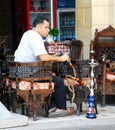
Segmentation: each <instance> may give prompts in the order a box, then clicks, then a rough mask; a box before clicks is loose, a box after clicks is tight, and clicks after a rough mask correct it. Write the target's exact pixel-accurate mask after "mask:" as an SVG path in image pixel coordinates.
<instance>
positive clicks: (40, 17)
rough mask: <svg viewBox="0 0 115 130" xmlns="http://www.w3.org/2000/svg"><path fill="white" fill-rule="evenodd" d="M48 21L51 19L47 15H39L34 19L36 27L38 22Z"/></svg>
mask: <svg viewBox="0 0 115 130" xmlns="http://www.w3.org/2000/svg"><path fill="white" fill-rule="evenodd" d="M44 20H45V21H47V22H49V20H48V19H47V18H46V17H43V16H37V17H36V18H35V19H34V21H33V27H36V25H37V24H42V23H43V22H44Z"/></svg>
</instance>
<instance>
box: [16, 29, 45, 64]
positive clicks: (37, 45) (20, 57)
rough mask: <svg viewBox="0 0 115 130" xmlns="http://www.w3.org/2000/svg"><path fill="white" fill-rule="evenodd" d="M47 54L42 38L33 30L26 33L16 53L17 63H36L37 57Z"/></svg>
mask: <svg viewBox="0 0 115 130" xmlns="http://www.w3.org/2000/svg"><path fill="white" fill-rule="evenodd" d="M41 54H47V51H46V49H45V46H44V42H43V39H42V37H41V36H40V35H39V34H38V33H36V32H35V31H33V30H29V31H27V32H25V33H24V34H23V36H22V39H21V41H20V44H19V46H18V48H17V50H16V51H15V53H14V61H16V62H36V61H39V59H38V58H37V56H39V55H41Z"/></svg>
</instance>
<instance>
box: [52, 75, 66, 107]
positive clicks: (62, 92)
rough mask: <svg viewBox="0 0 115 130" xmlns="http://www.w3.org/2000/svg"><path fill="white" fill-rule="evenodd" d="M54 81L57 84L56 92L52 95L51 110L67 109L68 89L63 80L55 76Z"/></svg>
mask: <svg viewBox="0 0 115 130" xmlns="http://www.w3.org/2000/svg"><path fill="white" fill-rule="evenodd" d="M52 81H53V82H55V87H54V90H55V92H54V93H53V94H52V98H51V105H50V108H52V107H56V108H59V109H66V88H65V85H64V82H63V79H62V78H60V77H58V76H53V77H52Z"/></svg>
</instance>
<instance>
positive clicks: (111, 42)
mask: <svg viewBox="0 0 115 130" xmlns="http://www.w3.org/2000/svg"><path fill="white" fill-rule="evenodd" d="M90 50H94V51H95V55H94V59H95V60H98V61H99V68H98V71H97V72H96V73H97V75H98V78H99V80H98V81H102V82H100V83H99V85H101V89H102V90H101V94H102V106H105V104H106V103H105V101H106V95H115V91H114V86H115V83H113V82H112V81H109V80H107V73H108V71H107V70H108V68H109V71H113V72H115V68H111V63H113V62H115V29H114V28H113V27H112V26H111V25H110V26H108V27H107V28H105V29H103V30H102V31H98V29H96V30H95V38H94V40H92V41H91V46H90ZM106 59H108V60H106ZM109 73H110V72H109Z"/></svg>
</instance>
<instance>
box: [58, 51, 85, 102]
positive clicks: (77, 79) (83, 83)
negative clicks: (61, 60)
mask: <svg viewBox="0 0 115 130" xmlns="http://www.w3.org/2000/svg"><path fill="white" fill-rule="evenodd" d="M59 53H60V56H61V55H63V52H62V51H60V52H59ZM67 62H68V63H69V65H70V67H71V68H72V70H73V73H74V77H73V76H71V75H66V80H67V78H71V79H73V80H74V81H77V82H78V83H79V84H80V85H82V86H85V85H86V83H85V82H84V81H82V80H80V79H79V78H77V76H76V69H75V67H74V66H73V64H72V63H71V61H70V60H69V61H67ZM67 81H68V80H67ZM68 83H69V81H68ZM69 84H70V83H69ZM67 87H68V89H69V91H70V92H72V102H73V100H74V98H75V90H74V86H71V85H70V86H67Z"/></svg>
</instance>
